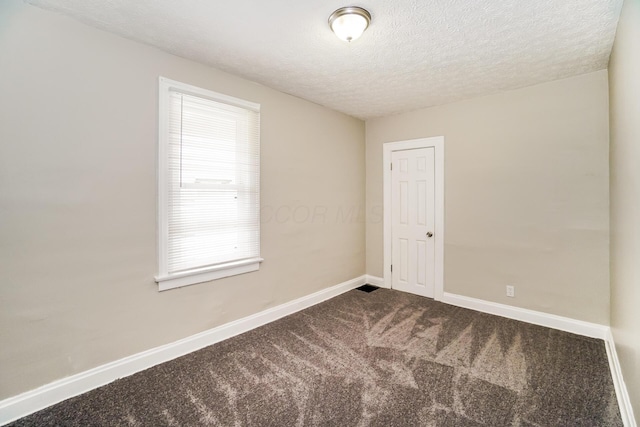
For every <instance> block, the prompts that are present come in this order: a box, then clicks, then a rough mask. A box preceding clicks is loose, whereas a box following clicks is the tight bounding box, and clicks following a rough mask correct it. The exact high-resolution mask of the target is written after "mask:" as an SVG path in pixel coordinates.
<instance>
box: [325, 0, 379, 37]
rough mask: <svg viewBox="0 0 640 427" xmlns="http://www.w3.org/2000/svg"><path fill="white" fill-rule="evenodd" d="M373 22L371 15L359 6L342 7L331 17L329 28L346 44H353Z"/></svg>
mask: <svg viewBox="0 0 640 427" xmlns="http://www.w3.org/2000/svg"><path fill="white" fill-rule="evenodd" d="M370 22H371V14H370V13H369V12H368V11H366V10H365V9H363V8H361V7H357V6H347V7H341V8H340V9H338V10H336V11H335V12H333V13H332V14H331V16H330V17H329V27H331V30H332V31H333V32H334V33H335V35H336V36H338V38H339V39H342V40H344V41H346V42H351V41H353V40H355V39H357V38H358V37H360V36H361V35H362V33H364V30H366V29H367V27H368V26H369V23H370Z"/></svg>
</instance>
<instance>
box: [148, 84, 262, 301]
mask: <svg viewBox="0 0 640 427" xmlns="http://www.w3.org/2000/svg"><path fill="white" fill-rule="evenodd" d="M172 89H175V90H177V91H179V92H182V93H185V94H189V95H194V96H197V97H200V98H209V99H211V100H213V101H217V102H223V103H226V104H230V105H234V106H236V107H241V108H245V109H248V110H253V111H256V112H260V104H256V103H253V102H249V101H245V100H243V99H239V98H234V97H232V96H228V95H224V94H220V93H217V92H213V91H210V90H207V89H202V88H199V87H196V86H192V85H188V84H186V83H181V82H177V81H175V80H170V79H167V78H166V77H160V78H159V96H158V174H157V179H158V208H157V210H158V228H157V233H158V236H157V237H158V270H159V273H158V274H157V275H156V276H155V277H154V279H155V281H156V282H157V283H158V289H159V290H160V291H165V290H168V289H174V288H179V287H182V286H188V285H193V284H196V283H202V282H208V281H211V280H215V279H221V278H223V277H229V276H235V275H238V274H244V273H249V272H252V271H257V270H258V269H259V268H260V263H261V262H262V261H264V259H263V258H260V257H255V258H248V259H244V260H234V261H230V262H226V263H222V264H217V265H214V266H210V267H204V268H200V269H194V270H189V271H185V272H179V273H173V274H169V273H168V263H167V252H168V241H169V235H168V228H169V227H168V224H169V213H168V209H167V206H168V200H169V186H168V176H167V175H168V170H169V168H168V144H169V141H168V134H169V133H168V131H167V128H168V114H167V111H168V103H169V92H170V91H171V90H172Z"/></svg>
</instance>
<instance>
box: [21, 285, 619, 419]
mask: <svg viewBox="0 0 640 427" xmlns="http://www.w3.org/2000/svg"><path fill="white" fill-rule="evenodd" d="M12 425H14V426H33V425H37V426H43V425H45V426H46V425H56V426H93V425H96V426H118V425H121V426H196V425H212V426H278V427H283V426H385V427H392V426H523V427H525V426H526V427H528V426H621V425H622V421H621V419H620V413H619V411H618V405H617V402H616V397H615V393H614V389H613V384H612V380H611V375H610V373H609V367H608V365H607V356H606V352H605V347H604V343H603V341H601V340H596V339H591V338H585V337H581V336H577V335H572V334H569V333H565V332H559V331H556V330H552V329H547V328H543V327H539V326H533V325H529V324H526V323H522V322H517V321H513V320H508V319H504V318H500V317H496V316H491V315H487V314H482V313H478V312H474V311H471V310H466V309H462V308H457V307H453V306H450V305H446V304H442V303H438V302H434V301H433V300H430V299H427V298H422V297H418V296H414V295H410V294H404V293H401V292H396V291H391V290H386V289H378V290H376V291H374V292H371V293H365V292H361V291H358V290H353V291H350V292H348V293H346V294H343V295H340V296H338V297H336V298H334V299H332V300H329V301H326V302H324V303H322V304H319V305H317V306H314V307H311V308H309V309H306V310H304V311H301V312H299V313H296V314H294V315H291V316H288V317H286V318H284V319H281V320H279V321H276V322H273V323H271V324H269V325H266V326H264V327H261V328H258V329H255V330H253V331H250V332H248V333H246V334H243V335H240V336H237V337H234V338H231V339H229V340H227V341H224V342H221V343H218V344H216V345H213V346H210V347H207V348H205V349H203V350H200V351H197V352H195V353H191V354H189V355H187V356H184V357H181V358H179V359H176V360H173V361H171V362H167V363H164V364H162V365H159V366H156V367H153V368H151V369H148V370H146V371H143V372H140V373H138V374H135V375H133V376H130V377H128V378H124V379H121V380H118V381H116V382H114V383H111V384H109V385H107V386H104V387H101V388H99V389H97V390H94V391H91V392H89V393H86V394H84V395H81V396H78V397H75V398H72V399H69V400H67V401H64V402H62V403H60V404H58V405H55V406H53V407H50V408H48V409H45V410H43V411H40V412H37V413H35V414H33V415H30V416H28V417H26V418H23V419H20V420H18V421H17V422H15V423H14V424H12Z"/></svg>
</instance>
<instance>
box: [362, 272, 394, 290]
mask: <svg viewBox="0 0 640 427" xmlns="http://www.w3.org/2000/svg"><path fill="white" fill-rule="evenodd" d="M365 280H366V281H367V283H368V284H370V285H373V286H377V287H379V288H389V287H388V286H387V285H385V283H384V279H383V278H382V277H378V276H372V275H370V274H367V275H366V276H365Z"/></svg>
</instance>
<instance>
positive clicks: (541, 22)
mask: <svg viewBox="0 0 640 427" xmlns="http://www.w3.org/2000/svg"><path fill="white" fill-rule="evenodd" d="M26 2H27V3H30V4H33V5H35V6H38V7H42V8H44V9H49V10H54V11H58V12H61V13H63V14H66V15H69V16H71V17H74V18H76V19H78V20H80V21H82V22H84V23H87V24H89V25H92V26H94V27H98V28H102V29H105V30H107V31H110V32H113V33H116V34H119V35H122V36H124V37H127V38H129V39H132V40H137V41H140V42H144V43H147V44H150V45H154V46H157V47H159V48H160V49H162V50H164V51H167V52H170V53H173V54H175V55H179V56H182V57H185V58H189V59H192V60H195V61H198V62H202V63H205V64H209V65H211V66H213V67H215V68H218V69H221V70H225V71H228V72H231V73H233V74H236V75H240V76H243V77H246V78H248V79H250V80H253V81H256V82H259V83H262V84H264V85H266V86H269V87H272V88H275V89H278V90H280V91H283V92H286V93H290V94H292V95H296V96H299V97H301V98H304V99H308V100H310V101H313V102H316V103H318V104H321V105H325V106H327V107H330V108H332V109H335V110H338V111H341V112H344V113H347V114H350V115H352V116H355V117H359V118H362V119H367V118H372V117H379V116H386V115H390V114H395V113H401V112H405V111H410V110H415V109H418V108H423V107H428V106H432V105H438V104H444V103H448V102H452V101H456V100H459V99H464V98H470V97H474V96H479V95H485V94H489V93H494V92H498V91H502V90H507V89H514V88H518V87H523V86H529V85H532V84H536V83H540V82H544V81H550V80H556V79H559V78H564V77H569V76H574V75H579V74H584V73H588V72H591V71H595V70H601V69H604V68H606V67H607V63H608V60H609V54H610V52H611V46H612V44H613V39H614V36H615V31H616V25H617V22H618V16H619V13H620V8H621V5H622V0H499V1H498V0H473V1H471V0H393V1H391V0H362V1H359V2H357V3H355V5H358V6H361V7H364V8H366V9H367V10H369V11H370V12H371V15H372V22H371V26H370V27H369V29H368V30H367V31H366V32H365V33H364V35H363V36H362V37H361V38H360V39H358V40H356V41H355V42H352V43H351V44H348V43H345V42H343V41H341V40H339V39H338V38H337V37H336V36H335V35H333V33H332V32H331V30H330V29H329V27H328V25H327V18H328V17H329V15H330V14H331V12H333V11H334V10H335V9H337V8H339V7H342V6H347V5H351V3H349V2H345V1H343V0H315V1H308V0H304V1H301V0H269V1H265V0H233V1H222V0H190V1H176V0H136V1H132V0H108V1H106V0H26Z"/></svg>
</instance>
